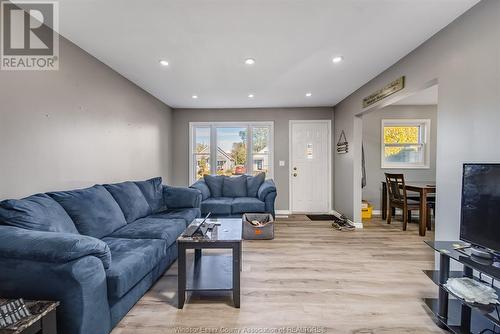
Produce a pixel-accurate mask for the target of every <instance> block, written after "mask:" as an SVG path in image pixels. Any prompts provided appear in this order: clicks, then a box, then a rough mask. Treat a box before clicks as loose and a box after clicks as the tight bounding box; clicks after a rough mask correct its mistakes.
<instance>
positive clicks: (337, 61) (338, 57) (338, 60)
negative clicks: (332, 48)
mask: <svg viewBox="0 0 500 334" xmlns="http://www.w3.org/2000/svg"><path fill="white" fill-rule="evenodd" d="M342 60H344V57H342V56H335V57H333V59H332V61H333V62H334V63H335V64H337V63H340V62H341V61H342Z"/></svg>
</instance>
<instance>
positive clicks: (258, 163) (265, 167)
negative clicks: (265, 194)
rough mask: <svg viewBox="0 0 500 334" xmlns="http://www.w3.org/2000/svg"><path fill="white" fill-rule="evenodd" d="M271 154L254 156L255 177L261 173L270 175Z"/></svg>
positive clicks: (256, 154)
mask: <svg viewBox="0 0 500 334" xmlns="http://www.w3.org/2000/svg"><path fill="white" fill-rule="evenodd" d="M269 161H270V159H269V154H262V153H254V154H253V175H257V174H259V173H266V174H268V173H269Z"/></svg>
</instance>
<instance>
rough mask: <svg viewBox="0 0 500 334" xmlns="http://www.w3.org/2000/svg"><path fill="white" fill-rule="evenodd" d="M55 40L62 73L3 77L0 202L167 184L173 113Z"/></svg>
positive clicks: (74, 48)
mask: <svg viewBox="0 0 500 334" xmlns="http://www.w3.org/2000/svg"><path fill="white" fill-rule="evenodd" d="M60 42H61V43H60V48H61V49H60V60H61V63H60V70H59V71H50V72H41V71H40V72H33V71H28V72H21V71H15V72H7V71H1V72H0V101H1V102H0V157H1V161H0V199H4V198H17V197H21V196H26V195H30V194H32V193H35V192H45V191H49V190H58V189H70V188H76V187H85V186H89V185H93V184H95V183H103V182H115V181H121V180H130V179H143V178H147V177H151V176H155V175H161V176H163V177H166V178H167V179H170V176H171V170H172V168H171V158H170V156H171V140H170V138H171V137H170V135H171V116H172V115H171V113H172V112H171V110H170V108H169V107H167V106H166V105H165V104H163V103H162V102H160V101H158V100H156V99H155V98H153V97H152V96H151V95H149V94H148V93H146V92H145V91H143V90H142V89H140V88H138V87H137V86H135V85H134V84H132V83H131V82H130V81H128V80H126V79H125V78H123V77H122V76H120V75H119V74H117V73H116V72H114V71H113V70H111V69H110V68H109V67H107V66H105V65H104V64H102V63H101V62H99V61H98V60H96V59H95V58H93V57H92V56H90V55H88V54H87V53H85V52H84V51H82V50H81V49H80V48H78V47H77V46H75V45H73V44H72V43H70V42H68V41H67V40H65V39H62V38H61V41H60Z"/></svg>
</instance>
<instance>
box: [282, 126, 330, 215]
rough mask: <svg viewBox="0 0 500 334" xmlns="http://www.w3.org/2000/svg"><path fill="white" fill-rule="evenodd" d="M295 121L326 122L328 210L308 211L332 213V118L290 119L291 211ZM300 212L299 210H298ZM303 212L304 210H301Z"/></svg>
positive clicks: (289, 189)
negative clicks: (293, 128)
mask: <svg viewBox="0 0 500 334" xmlns="http://www.w3.org/2000/svg"><path fill="white" fill-rule="evenodd" d="M295 123H325V124H326V125H327V128H328V142H327V152H328V156H327V159H328V176H327V179H328V212H307V213H330V212H331V211H332V121H331V120H330V119H319V120H290V121H289V122H288V194H289V196H288V201H289V203H288V207H289V211H290V213H294V212H295V211H294V210H293V207H292V204H293V192H292V125H293V124H295ZM297 213H299V212H297ZM300 213H302V212H300Z"/></svg>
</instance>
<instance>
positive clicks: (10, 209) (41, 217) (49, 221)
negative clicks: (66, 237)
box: [0, 194, 78, 233]
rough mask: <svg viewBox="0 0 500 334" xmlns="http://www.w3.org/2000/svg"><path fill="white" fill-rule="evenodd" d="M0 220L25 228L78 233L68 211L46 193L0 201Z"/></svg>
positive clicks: (6, 223)
mask: <svg viewBox="0 0 500 334" xmlns="http://www.w3.org/2000/svg"><path fill="white" fill-rule="evenodd" d="M0 222H1V223H3V224H5V225H10V226H16V227H20V228H24V229H27V230H36V231H46V232H63V233H78V231H77V229H76V227H75V224H74V223H73V221H72V220H71V218H70V216H69V215H68V213H67V212H66V211H64V209H63V207H62V206H61V205H59V203H57V202H56V201H54V200H53V199H52V198H51V197H50V196H48V195H46V194H36V195H33V196H30V197H26V198H23V199H9V200H5V201H2V202H0Z"/></svg>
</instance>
